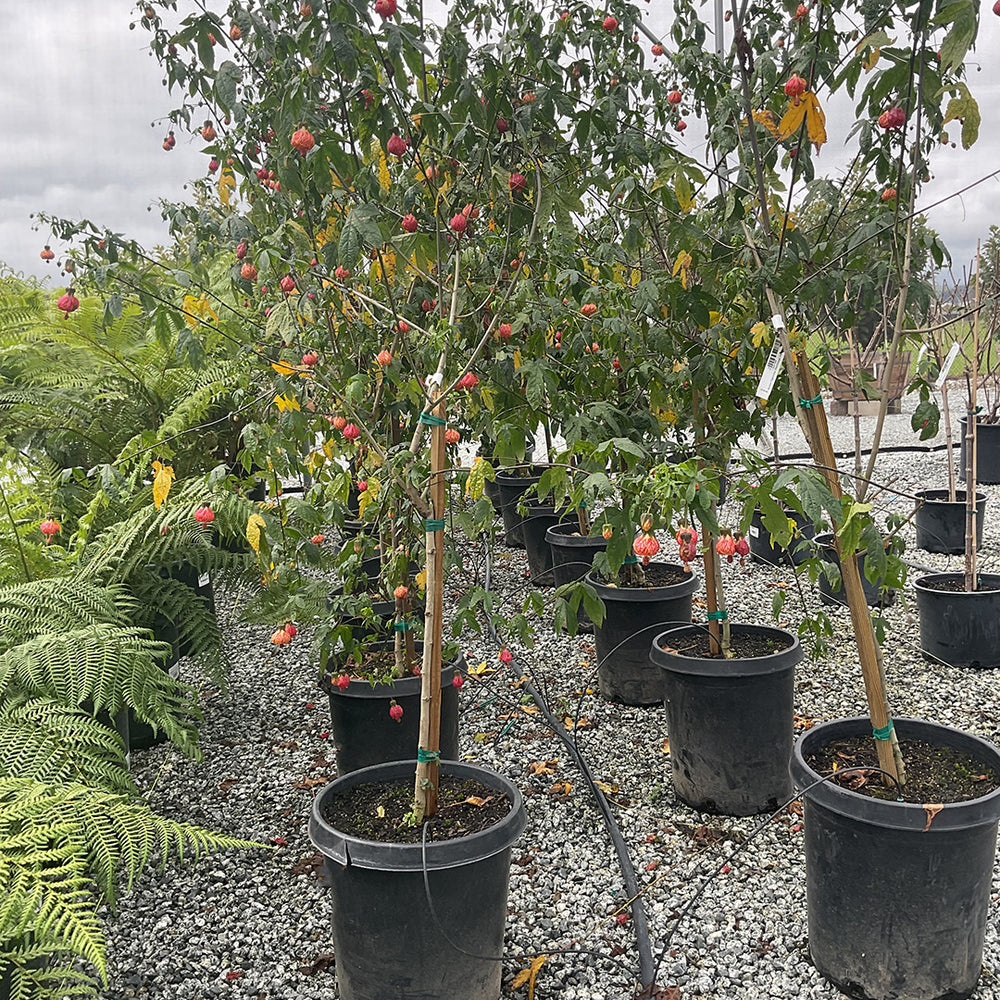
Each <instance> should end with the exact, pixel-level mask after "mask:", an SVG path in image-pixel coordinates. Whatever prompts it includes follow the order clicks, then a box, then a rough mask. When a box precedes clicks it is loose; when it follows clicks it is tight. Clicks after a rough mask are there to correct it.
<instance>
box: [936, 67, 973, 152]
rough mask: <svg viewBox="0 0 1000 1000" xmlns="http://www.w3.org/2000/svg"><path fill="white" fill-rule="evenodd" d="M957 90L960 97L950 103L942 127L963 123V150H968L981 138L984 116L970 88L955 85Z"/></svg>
mask: <svg viewBox="0 0 1000 1000" xmlns="http://www.w3.org/2000/svg"><path fill="white" fill-rule="evenodd" d="M954 86H955V89H956V90H958V93H959V96H958V97H953V98H952V99H951V100H950V101H949V102H948V107H947V108H946V109H945V112H944V121H943V122H942V123H941V124H942V125H947V124H948V122H953V121H960V122H961V123H962V149H968V148H969V147H970V146H971V145H972V144H973V143H974V142H975V141H976V139H978V138H979V126H980V124H981V122H982V115H981V114H980V112H979V103H978V102H977V101H976V99H975V98H974V97H973V96H972V94H971V93H970V92H969V88H968V87H967V86H966V85H965V84H964V83H955V84H954Z"/></svg>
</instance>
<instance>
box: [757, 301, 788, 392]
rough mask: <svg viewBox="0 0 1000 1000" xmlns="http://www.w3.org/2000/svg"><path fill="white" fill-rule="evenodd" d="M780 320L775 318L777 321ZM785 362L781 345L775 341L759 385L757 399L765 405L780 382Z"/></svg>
mask: <svg viewBox="0 0 1000 1000" xmlns="http://www.w3.org/2000/svg"><path fill="white" fill-rule="evenodd" d="M779 318H780V317H777V316H776V317H775V319H779ZM784 360H785V358H784V352H783V351H782V349H781V343H780V342H779V341H778V340H777V339H775V341H774V343H773V344H772V345H771V353H770V354H769V355H768V356H767V364H766V365H764V371H763V372H762V373H761V376H760V382H758V383H757V398H758V399H761V400H763V401H764V402H765V403H766V402H767V400H768V399H769V398H770V396H771V390H772V389H773V388H774V383H775V382H777V381H778V372H780V371H781V365H782V363H783V362H784Z"/></svg>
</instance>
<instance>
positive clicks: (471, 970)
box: [309, 761, 527, 1000]
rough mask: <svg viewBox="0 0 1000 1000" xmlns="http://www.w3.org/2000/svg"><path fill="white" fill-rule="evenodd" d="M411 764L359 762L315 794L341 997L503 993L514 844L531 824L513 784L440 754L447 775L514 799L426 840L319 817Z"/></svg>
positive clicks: (436, 999)
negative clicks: (349, 793)
mask: <svg viewBox="0 0 1000 1000" xmlns="http://www.w3.org/2000/svg"><path fill="white" fill-rule="evenodd" d="M413 767H414V765H413V763H412V762H411V761H399V762H396V763H390V764H383V765H382V766H380V767H373V768H365V769H364V770H361V771H355V772H353V773H352V774H349V775H346V776H344V777H341V778H337V779H336V780H335V781H333V782H331V783H330V784H329V785H327V786H326V787H325V788H324V789H323V790H322V791H321V792H320V793H319V795H317V796H316V798H315V799H314V800H313V808H312V815H311V816H310V819H309V836H310V838H311V839H312V842H313V844H315V846H316V847H317V848H318V849H319V850H320V851H321V852H322V853H323V855H324V857H325V858H326V859H327V862H326V871H327V874H328V877H329V879H330V882H331V883H332V887H333V893H332V895H333V947H334V952H335V954H336V956H337V986H338V989H339V996H340V997H341V1000H387V998H390V997H391V998H402V997H412V998H414V1000H459V998H461V1000H497V998H498V997H499V996H500V986H501V975H502V971H503V964H502V962H501V961H500V958H501V956H502V954H503V939H504V927H505V924H506V922H507V883H508V879H509V876H510V851H511V846H512V845H513V844H514V842H515V841H516V840H517V838H518V837H519V836H520V835H521V833H522V832H523V830H524V828H525V825H526V824H527V817H526V814H525V810H524V803H523V801H522V799H521V793H520V792H519V791H518V790H517V787H516V786H515V785H514V784H513V783H512V782H510V781H508V780H507V779H506V778H504V777H502V776H501V775H499V774H496V773H494V772H493V771H488V770H486V769H485V768H481V767H476V766H474V765H472V764H459V763H451V762H448V763H442V765H441V771H442V773H443V774H452V775H456V776H458V777H460V778H466V779H474V780H475V781H478V782H481V783H482V784H483V785H486V786H487V787H489V788H491V789H496V791H497V792H498V793H504V794H506V795H507V796H508V797H509V799H510V801H511V803H512V807H511V811H510V812H509V813H508V814H507V816H505V817H504V818H503V819H502V820H501V821H500V822H499V823H497V824H496V825H495V826H493V827H490V828H489V829H488V830H483V831H482V832H480V833H477V834H473V835H471V836H467V837H459V838H456V839H454V840H442V841H431V842H429V843H427V844H426V845H422V844H379V843H374V842H372V841H367V840H359V839H356V838H354V837H351V836H348V835H347V834H344V833H341V832H340V831H338V830H336V829H335V828H334V827H331V826H330V825H329V824H328V823H327V822H326V820H325V819H324V818H323V803H324V801H325V800H326V799H327V797H329V796H331V795H336V794H338V793H340V792H342V791H343V790H344V789H345V788H349V787H352V786H354V785H357V784H362V783H366V782H380V781H391V780H392V779H394V778H401V777H403V778H407V779H410V780H412V777H413ZM425 871H426V876H425ZM425 877H426V880H427V885H426V886H425V884H424V879H425ZM428 897H429V898H430V901H431V903H433V910H432V909H431V906H430V905H429V903H428Z"/></svg>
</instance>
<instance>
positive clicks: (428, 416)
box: [418, 410, 447, 427]
mask: <svg viewBox="0 0 1000 1000" xmlns="http://www.w3.org/2000/svg"><path fill="white" fill-rule="evenodd" d="M418 419H419V421H420V423H422V424H426V425H427V426H428V427H444V425H445V424H446V423H447V421H446V420H445V419H444V417H436V416H435V415H434V414H433V413H428V412H427V411H426V410H425V411H423V412H422V413H421V414H420V417H419V418H418Z"/></svg>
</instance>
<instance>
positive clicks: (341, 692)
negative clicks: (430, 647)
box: [320, 639, 465, 774]
mask: <svg viewBox="0 0 1000 1000" xmlns="http://www.w3.org/2000/svg"><path fill="white" fill-rule="evenodd" d="M393 646H394V643H393V640H391V639H390V640H385V641H375V642H372V643H370V644H369V645H368V647H367V648H366V650H365V653H364V655H363V659H362V664H361V666H360V667H359V666H358V664H357V663H355V662H354V661H353V660H351V661H350V662H348V663H341V664H338V663H337V662H335V661H334V662H331V663H329V664H328V665H327V667H328V670H330V671H331V674H332V676H326V677H324V678H323V680H322V681H321V683H320V687H321V688H322V689H323V690H324V691H326V693H327V696H328V698H329V701H330V730H331V734H332V736H333V744H334V746H335V748H336V754H337V770H338V772H339V773H340V774H347V773H348V772H350V771H357V770H360V769H361V768H363V767H370V766H371V765H373V764H382V763H385V762H387V761H393V760H416V757H417V745H418V743H419V739H420V677H419V676H416V675H413V676H410V677H401V678H397V679H396V680H393V681H391V682H389V683H372V682H371V681H369V680H366V679H364V678H362V677H358V676H351V679H350V680H349V683H348V684H347V686H346V687H343V688H341V687H339V686H338V685H337V684H336V677H337V676H338V674H341V673H343V672H345V671H346V672H347V673H348V674H349V675H357V674H360V673H364V674H365V676H366V677H370V676H374V677H382V678H386V679H388V678H389V676H390V675H391V673H392V669H393V665H394V662H395V658H394V653H393ZM415 652H416V656H417V661H416V662H417V666H418V667H419V665H420V657H421V656H422V654H423V643H421V642H417V643H415ZM464 669H465V659H464V657H462V656H461V655H460V656H459V657H458V658H457V659H455V660H454V661H453V662H452V663H449V664H447V665H445V666H443V667H442V669H441V729H440V732H439V746H440V749H441V757H442V758H443V759H444V760H454V759H455V758H457V757H458V688H456V687H455V685H454V683H453V682H454V679H455V676H456V675H457V674H459V673H461V672H462V671H463V670H464ZM393 702H395V703H396V705H397V706H398V707H399V708H401V709H402V710H403V714H402V716H401V717H400V718H399V719H398V720H397V719H394V718H393V717H392V716H390V714H389V709H390V708H391V707H392V703H393Z"/></svg>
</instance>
